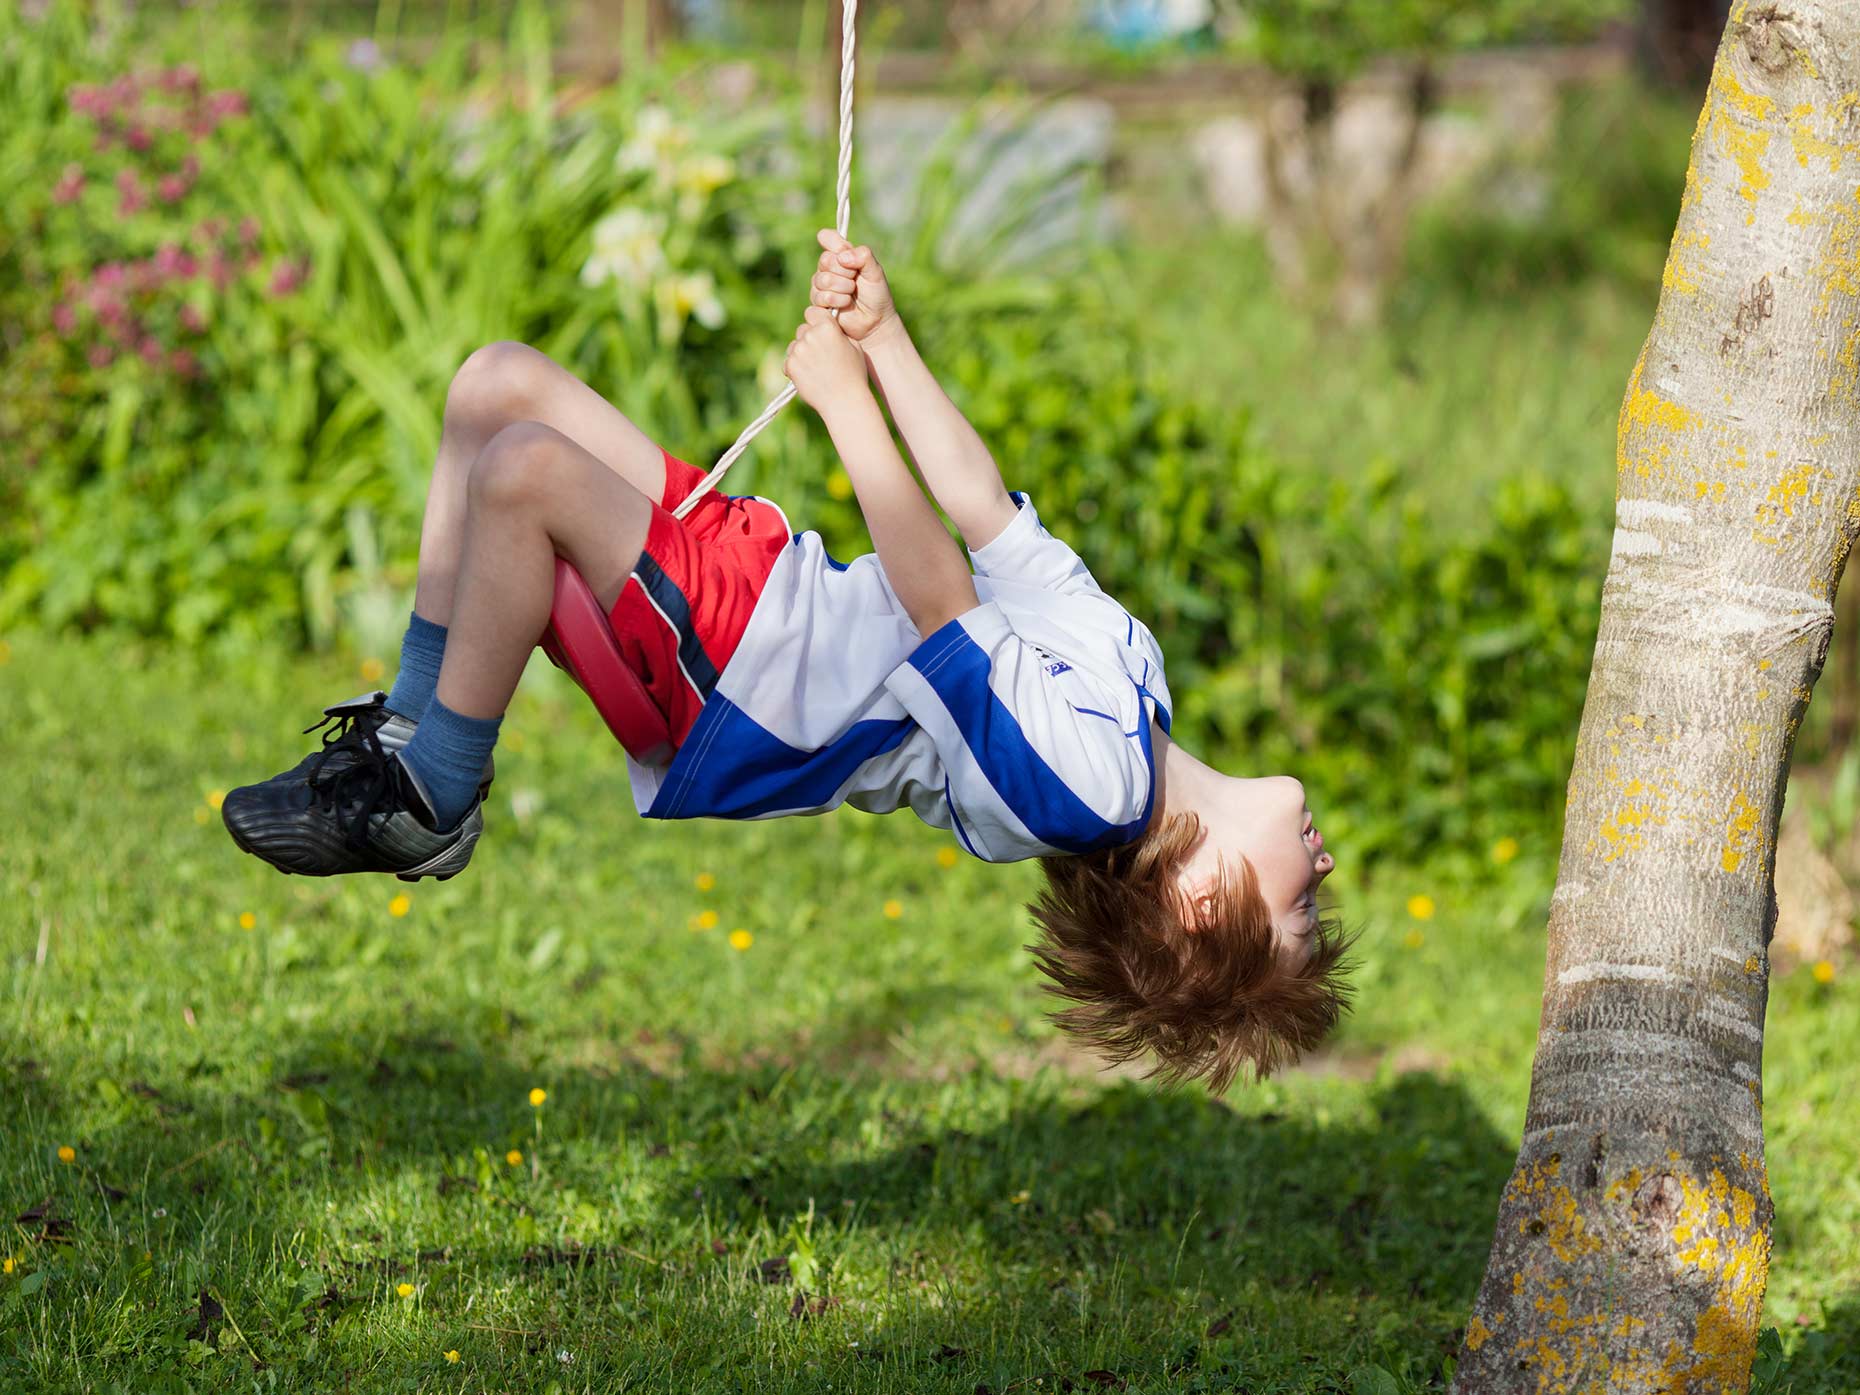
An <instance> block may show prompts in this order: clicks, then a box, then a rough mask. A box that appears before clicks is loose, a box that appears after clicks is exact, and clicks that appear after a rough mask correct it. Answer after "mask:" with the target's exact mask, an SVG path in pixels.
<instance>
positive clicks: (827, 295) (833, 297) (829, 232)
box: [808, 228, 898, 342]
mask: <svg viewBox="0 0 1860 1395" xmlns="http://www.w3.org/2000/svg"><path fill="white" fill-rule="evenodd" d="M815 236H816V237H817V238H818V239H819V242H820V245H821V247H823V248H824V249H825V250H824V251H823V252H821V254H820V266H819V267H818V269H817V270H816V271H815V272H814V280H813V290H812V294H811V295H810V296H809V297H808V298H809V300H811V301H812V302H813V303H814V304H815V305H818V306H820V307H821V308H823V309H826V310H838V311H839V312H840V320H839V324H840V331H841V332H842V333H843V334H845V336H846V337H847V338H848V339H851V340H853V341H855V342H857V341H859V340H862V339H865V338H867V337H868V336H870V335H871V334H873V333H874V332H875V331H877V330H879V329H881V328H883V327H884V326H885V325H886V324H887V323H889V322H891V321H895V320H896V319H897V318H898V311H897V308H896V307H895V306H894V305H893V304H892V303H891V286H890V284H889V283H887V282H886V280H885V273H884V271H883V270H882V269H881V268H880V266H879V264H878V258H877V257H875V256H873V255H872V249H871V248H870V247H855V246H853V245H852V244H851V243H850V242H848V241H847V240H846V239H845V238H843V237H841V236H840V235H839V234H838V233H837V232H835V231H834V230H833V229H832V228H822V229H821V230H820V231H819V232H818V233H817V234H815Z"/></svg>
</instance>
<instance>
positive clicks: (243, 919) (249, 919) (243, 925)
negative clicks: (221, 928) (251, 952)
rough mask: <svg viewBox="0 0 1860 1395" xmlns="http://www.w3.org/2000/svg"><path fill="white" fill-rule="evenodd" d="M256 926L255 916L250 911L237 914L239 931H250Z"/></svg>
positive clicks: (256, 918) (256, 919)
mask: <svg viewBox="0 0 1860 1395" xmlns="http://www.w3.org/2000/svg"><path fill="white" fill-rule="evenodd" d="M257 925H258V917H257V916H255V915H253V914H252V913H251V912H250V911H240V912H239V928H240V929H241V930H251V929H254V928H256V927H257Z"/></svg>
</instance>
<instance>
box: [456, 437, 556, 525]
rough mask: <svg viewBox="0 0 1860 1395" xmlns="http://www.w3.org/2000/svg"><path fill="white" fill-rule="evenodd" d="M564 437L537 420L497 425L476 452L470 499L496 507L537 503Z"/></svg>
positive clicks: (543, 494)
mask: <svg viewBox="0 0 1860 1395" xmlns="http://www.w3.org/2000/svg"><path fill="white" fill-rule="evenodd" d="M564 439H565V438H564V437H563V436H562V434H561V433H560V432H558V431H556V430H555V429H554V428H552V427H549V426H545V425H543V424H542V423H541V422H539V421H518V422H512V423H511V424H510V425H508V426H505V427H503V428H501V429H500V430H499V431H498V433H497V434H496V435H495V436H493V437H492V438H491V439H490V441H489V442H488V443H487V444H486V445H485V448H484V449H483V450H482V451H480V452H479V453H478V458H477V460H476V461H475V462H473V464H472V467H471V479H470V481H469V483H468V490H469V494H470V497H471V499H472V501H473V502H475V503H477V504H480V505H483V506H488V507H491V508H497V509H513V508H524V507H528V506H531V505H534V504H537V503H540V502H541V501H542V500H543V499H544V498H545V497H546V496H547V494H548V492H549V489H550V486H551V482H552V481H553V480H554V479H555V477H556V476H557V474H558V471H557V469H556V466H557V464H558V462H559V461H560V459H561V447H562V443H563V441H564Z"/></svg>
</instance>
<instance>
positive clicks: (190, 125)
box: [187, 116, 220, 140]
mask: <svg viewBox="0 0 1860 1395" xmlns="http://www.w3.org/2000/svg"><path fill="white" fill-rule="evenodd" d="M219 124H220V123H219V122H217V121H215V120H214V119H213V118H212V117H210V116H193V117H189V118H188V122H187V133H188V135H190V136H192V137H193V138H194V139H195V140H201V139H204V138H205V137H207V136H210V135H212V134H213V132H214V130H215V128H217V127H218V126H219Z"/></svg>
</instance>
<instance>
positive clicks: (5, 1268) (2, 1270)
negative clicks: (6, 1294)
mask: <svg viewBox="0 0 1860 1395" xmlns="http://www.w3.org/2000/svg"><path fill="white" fill-rule="evenodd" d="M13 1268H14V1265H13V1256H12V1255H8V1256H7V1257H6V1259H5V1260H4V1261H0V1274H11V1273H12V1272H13Z"/></svg>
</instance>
